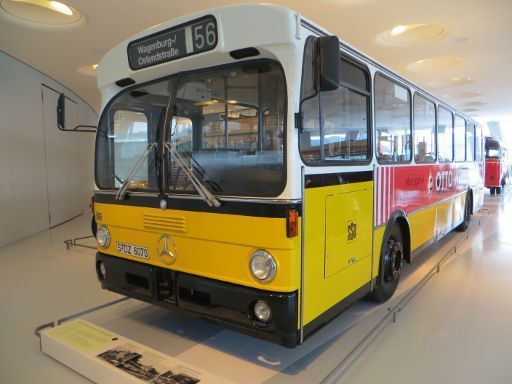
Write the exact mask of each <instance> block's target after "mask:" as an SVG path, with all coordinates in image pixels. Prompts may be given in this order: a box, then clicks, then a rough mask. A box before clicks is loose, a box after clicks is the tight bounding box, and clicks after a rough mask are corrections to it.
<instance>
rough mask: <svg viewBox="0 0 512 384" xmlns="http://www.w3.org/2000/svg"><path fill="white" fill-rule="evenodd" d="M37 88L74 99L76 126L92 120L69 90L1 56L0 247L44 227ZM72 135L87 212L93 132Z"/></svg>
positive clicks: (44, 185)
mask: <svg viewBox="0 0 512 384" xmlns="http://www.w3.org/2000/svg"><path fill="white" fill-rule="evenodd" d="M41 84H45V85H47V86H49V87H52V88H53V89H55V90H57V91H58V92H64V93H66V95H68V96H69V97H71V98H73V99H74V100H75V101H76V102H77V103H78V116H79V122H80V123H81V124H92V125H95V124H96V121H97V116H96V113H95V111H94V110H93V109H92V108H91V107H90V106H88V105H87V104H85V103H84V102H83V101H82V100H81V99H80V98H79V97H78V96H77V95H75V94H74V93H73V92H71V91H70V90H69V89H67V88H65V87H64V86H62V85H61V84H59V83H57V82H56V81H54V80H52V79H51V78H49V77H47V76H45V75H43V74H42V73H40V72H38V71H36V70H34V69H33V68H31V67H29V66H27V65H25V64H24V63H22V62H20V61H18V60H16V59H14V58H12V57H11V56H9V55H6V54H4V53H3V52H0V246H2V245H5V244H7V243H10V242H13V241H15V240H18V239H21V238H24V237H27V236H30V235H32V234H34V233H36V232H39V231H42V230H44V229H47V228H48V226H49V220H48V213H49V212H48V194H47V179H46V163H45V146H44V131H43V109H42V100H41ZM63 134H68V133H63ZM74 134H76V135H79V142H80V148H79V151H80V162H81V164H80V169H78V170H76V171H77V172H80V177H81V180H82V183H81V184H82V188H83V190H82V197H81V198H82V201H83V205H84V212H87V210H86V207H87V205H88V203H89V199H90V196H91V195H92V189H93V183H94V181H93V160H92V159H93V147H94V134H91V133H74ZM62 167H63V170H65V169H66V167H67V164H62ZM80 235H84V234H77V236H80Z"/></svg>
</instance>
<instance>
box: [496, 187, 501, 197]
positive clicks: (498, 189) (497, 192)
mask: <svg viewBox="0 0 512 384" xmlns="http://www.w3.org/2000/svg"><path fill="white" fill-rule="evenodd" d="M496 194H497V195H501V187H496Z"/></svg>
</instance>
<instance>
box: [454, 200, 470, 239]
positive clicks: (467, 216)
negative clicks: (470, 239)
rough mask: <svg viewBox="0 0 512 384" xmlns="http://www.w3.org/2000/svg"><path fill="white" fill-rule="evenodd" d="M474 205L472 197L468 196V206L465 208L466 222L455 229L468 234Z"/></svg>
mask: <svg viewBox="0 0 512 384" xmlns="http://www.w3.org/2000/svg"><path fill="white" fill-rule="evenodd" d="M472 205H473V203H472V201H471V195H469V194H468V196H467V197H466V205H465V207H464V220H463V221H462V223H460V225H459V226H458V227H457V228H455V230H456V231H459V232H466V231H467V229H468V228H469V222H470V221H471V206H472Z"/></svg>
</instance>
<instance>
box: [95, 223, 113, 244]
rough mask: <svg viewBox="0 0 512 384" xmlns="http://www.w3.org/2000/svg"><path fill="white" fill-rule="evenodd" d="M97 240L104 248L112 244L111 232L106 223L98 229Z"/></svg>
mask: <svg viewBox="0 0 512 384" xmlns="http://www.w3.org/2000/svg"><path fill="white" fill-rule="evenodd" d="M96 241H97V242H98V245H99V246H100V247H102V248H108V246H109V245H110V233H109V231H108V229H107V227H105V226H104V225H102V226H101V227H99V228H98V230H97V231H96Z"/></svg>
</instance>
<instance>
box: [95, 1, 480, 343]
mask: <svg viewBox="0 0 512 384" xmlns="http://www.w3.org/2000/svg"><path fill="white" fill-rule="evenodd" d="M97 76H98V85H99V88H100V90H101V94H102V109H101V115H100V119H99V125H98V131H97V137H96V147H95V182H96V186H97V188H96V190H95V195H94V214H95V220H96V222H97V234H96V238H97V242H98V248H97V255H96V271H97V275H98V278H99V280H100V282H101V286H102V287H103V288H104V289H108V290H110V291H113V292H117V293H120V294H122V295H126V296H128V297H132V298H136V299H139V300H142V301H145V302H148V303H153V304H156V305H159V306H163V307H166V308H169V309H172V310H176V311H184V312H186V313H189V314H191V315H194V316H198V317H201V318H205V319H208V320H211V321H214V322H216V323H218V324H221V325H223V326H225V327H227V328H230V329H234V330H236V331H239V332H242V333H245V334H248V335H251V336H255V337H258V338H260V339H264V340H268V341H271V342H275V343H278V344H281V345H284V346H286V347H290V348H293V347H295V346H297V345H298V344H301V343H303V342H304V340H306V339H307V338H308V337H309V336H311V335H312V334H313V333H314V332H316V331H317V330H318V329H320V328H321V327H322V326H324V325H325V324H327V323H328V322H329V321H330V320H331V319H333V318H334V317H336V316H337V315H338V314H340V313H341V312H342V311H343V310H345V309H346V308H347V307H348V306H349V305H351V304H352V303H354V302H356V301H357V300H360V299H363V298H366V297H370V298H372V299H373V300H375V301H377V302H384V301H386V300H388V299H389V298H390V297H391V296H392V295H393V293H394V292H395V289H396V287H397V284H398V281H399V280H400V276H401V274H402V268H403V265H404V263H410V262H411V261H412V260H413V259H414V257H415V256H416V255H417V254H418V253H419V252H420V251H421V250H423V249H424V248H425V247H427V246H428V245H429V244H432V243H433V242H435V241H436V240H438V239H440V238H442V237H443V236H444V235H446V234H447V233H449V232H450V231H451V230H453V229H458V230H462V231H464V230H466V229H467V228H468V225H469V222H470V219H471V215H472V214H473V213H474V212H476V211H477V210H479V209H480V207H481V206H482V204H483V195H484V186H483V161H482V159H483V156H482V152H483V139H482V130H481V127H480V126H479V125H478V124H477V123H476V122H475V121H474V120H473V119H471V118H470V117H468V116H466V115H464V114H463V113H461V112H459V111H457V110H456V109H454V108H453V107H451V106H450V105H448V104H446V103H444V102H443V101H441V100H439V99H437V98H436V97H434V96H432V95H431V94H429V93H428V92H426V91H424V90H422V89H420V88H419V87H417V86H415V85H414V84H412V83H410V82H409V81H407V80H406V79H404V78H403V77H401V76H400V75H398V74H396V73H394V72H392V71H390V70H389V69H387V68H386V67H384V66H383V65H381V64H379V63H377V62H376V61H374V60H372V59H371V58H369V57H368V56H366V55H364V54H363V53H361V52H359V51H358V50H356V49H354V48H353V47H351V46H350V45H348V44H346V43H344V42H342V41H340V40H339V38H338V37H336V36H333V35H331V34H329V33H328V32H327V31H325V30H324V29H322V28H321V27H319V26H317V25H315V24H314V23H313V22H311V21H309V20H306V19H305V18H303V17H302V16H301V15H299V14H298V13H296V12H294V11H292V10H289V9H286V8H282V7H278V6H274V5H262V4H260V5H249V4H244V5H232V6H225V7H221V8H215V9H209V10H207V11H203V12H198V13H195V14H192V15H189V16H186V17H181V18H179V19H176V20H173V21H169V22H166V23H163V24H160V25H157V26H155V27H152V28H150V29H148V30H146V31H143V32H141V33H139V34H137V35H135V36H133V37H132V38H129V39H127V40H126V41H124V42H122V43H120V44H119V45H118V46H116V47H114V48H113V49H112V50H111V51H110V52H108V53H107V54H106V55H105V57H104V58H103V59H102V60H101V62H100V63H99V67H98V73H97Z"/></svg>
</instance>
